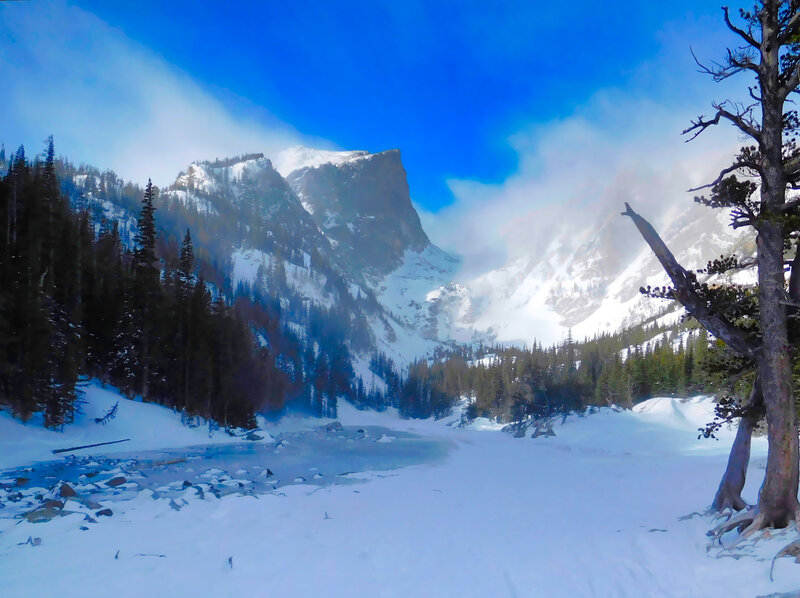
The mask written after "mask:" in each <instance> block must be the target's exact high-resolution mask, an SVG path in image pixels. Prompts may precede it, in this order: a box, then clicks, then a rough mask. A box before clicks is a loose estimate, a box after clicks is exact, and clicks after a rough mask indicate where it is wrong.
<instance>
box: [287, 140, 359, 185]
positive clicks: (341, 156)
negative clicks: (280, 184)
mask: <svg viewBox="0 0 800 598" xmlns="http://www.w3.org/2000/svg"><path fill="white" fill-rule="evenodd" d="M369 156H370V153H369V152H365V151H344V152H341V151H340V152H337V151H330V150H318V149H313V148H310V147H303V146H301V145H297V146H294V147H290V148H288V149H285V150H283V151H281V152H278V153H277V154H276V155H274V156H273V157H272V164H273V166H274V168H275V170H277V171H278V172H279V173H280V175H281V176H282V177H287V176H289V174H291V173H292V172H294V171H296V170H300V169H301V168H317V167H319V166H322V165H323V164H334V165H337V166H338V165H339V164H344V163H345V162H352V161H353V160H359V159H363V158H367V157H369Z"/></svg>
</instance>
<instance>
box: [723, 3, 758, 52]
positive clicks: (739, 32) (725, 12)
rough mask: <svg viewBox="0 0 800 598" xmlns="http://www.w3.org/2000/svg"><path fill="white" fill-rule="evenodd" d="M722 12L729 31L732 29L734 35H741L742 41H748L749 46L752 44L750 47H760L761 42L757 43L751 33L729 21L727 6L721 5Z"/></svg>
mask: <svg viewBox="0 0 800 598" xmlns="http://www.w3.org/2000/svg"><path fill="white" fill-rule="evenodd" d="M722 14H723V15H725V24H726V25H727V26H728V29H730V30H731V31H733V32H734V33H735V34H736V35H738V36H739V37H741V38H742V39H743V40H744V41H746V42H747V43H748V44H749V45H750V46H752V47H754V48H756V49H759V48H760V47H761V44H759V43H758V42H757V41H756V40H755V38H754V37H753V36H752V35H750V34H749V33H748V32H746V31H745V30H744V29H740V28H739V27H737V26H736V25H734V24H733V23H732V22H731V16H730V14H729V13H728V7H727V6H723V7H722Z"/></svg>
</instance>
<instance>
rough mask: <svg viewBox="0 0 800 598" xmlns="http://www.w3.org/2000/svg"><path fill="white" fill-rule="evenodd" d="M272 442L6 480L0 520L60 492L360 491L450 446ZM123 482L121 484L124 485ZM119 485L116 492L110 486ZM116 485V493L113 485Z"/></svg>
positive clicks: (69, 460)
mask: <svg viewBox="0 0 800 598" xmlns="http://www.w3.org/2000/svg"><path fill="white" fill-rule="evenodd" d="M274 439H275V440H274V442H240V443H231V444H212V445H199V446H190V447H184V448H180V449H170V450H156V451H137V452H131V453H118V454H115V455H114V456H113V457H99V456H93V455H84V456H80V457H74V456H68V457H65V458H62V459H59V460H54V461H48V462H43V463H37V464H35V465H33V466H30V467H21V468H15V469H10V470H5V471H3V472H0V488H2V489H0V505H2V506H3V508H0V517H3V518H8V517H15V516H19V515H20V514H21V513H24V512H26V511H28V510H30V508H32V507H33V506H35V505H37V504H39V502H40V500H41V497H42V496H44V495H46V494H47V493H48V492H51V491H52V489H53V488H54V486H55V485H56V484H58V483H59V482H61V481H63V482H66V483H67V484H69V485H70V486H71V487H72V488H73V489H74V490H75V491H76V492H77V493H78V494H79V495H80V496H82V497H84V498H87V499H90V500H92V501H96V502H100V501H107V500H115V501H118V500H126V499H129V498H133V497H134V496H136V495H137V494H138V493H139V492H140V491H141V490H144V489H148V490H152V491H153V492H154V496H155V497H156V498H158V497H164V498H167V497H168V498H177V497H179V496H183V493H184V492H185V491H186V490H187V489H188V488H190V487H191V488H192V489H194V491H195V492H197V493H198V494H205V493H212V494H214V495H215V496H218V497H219V496H222V495H226V494H233V493H241V494H264V493H268V492H275V491H279V489H280V488H281V487H283V486H286V485H288V484H312V485H317V486H327V485H332V484H353V483H358V482H360V481H361V480H359V478H358V476H357V474H359V473H361V472H366V471H391V470H394V469H399V468H402V467H407V466H410V465H419V464H422V463H430V462H435V461H438V460H440V459H442V458H443V457H444V456H445V455H447V453H448V452H449V450H450V449H451V447H452V445H451V444H450V443H449V442H446V441H442V440H437V439H432V438H423V437H421V436H417V435H415V434H412V433H409V432H404V431H398V430H389V429H387V428H382V427H379V426H361V427H355V426H345V427H342V428H341V429H332V430H328V429H326V428H325V427H320V428H317V429H315V430H305V431H297V432H287V433H282V434H280V435H276V436H274ZM120 478H123V479H120ZM111 480H115V482H114V483H112V485H109V484H108V482H109V481H111ZM115 484H116V485H115Z"/></svg>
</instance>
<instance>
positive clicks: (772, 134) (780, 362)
mask: <svg viewBox="0 0 800 598" xmlns="http://www.w3.org/2000/svg"><path fill="white" fill-rule="evenodd" d="M777 5H778V3H777V2H776V1H775V0H770V1H769V2H766V3H765V5H764V8H765V10H764V11H763V12H762V15H761V25H762V27H761V31H762V42H761V47H760V50H761V64H760V68H759V75H758V78H759V86H760V88H761V93H762V96H763V100H762V102H761V109H762V121H761V139H760V144H759V145H760V147H759V150H760V152H761V156H762V158H761V160H762V163H761V168H762V175H761V205H760V215H759V223H758V225H757V226H756V229H757V230H758V237H757V238H756V247H757V255H758V302H759V313H760V333H761V351H760V354H759V359H758V360H757V364H758V375H759V378H760V379H761V385H762V390H763V393H764V404H765V406H766V412H767V435H768V439H769V452H768V454H767V471H766V474H765V477H764V484H763V486H762V487H761V491H760V492H759V496H758V511H759V516H760V518H761V521H760V522H759V523H760V527H767V526H769V527H786V526H787V525H788V524H789V522H790V521H792V520H793V519H794V518H795V516H796V512H797V508H798V501H797V489H798V478H799V476H798V457H799V456H800V455H798V439H797V413H796V405H795V401H794V393H793V389H792V369H791V360H790V352H789V338H788V330H787V311H786V281H785V278H784V269H783V262H784V259H783V224H782V221H781V218H780V210H781V207H782V206H783V204H784V203H785V202H786V174H785V173H784V168H783V126H784V118H783V104H784V100H785V97H781V93H780V92H779V87H780V84H779V72H780V56H779V50H780V44H779V43H778V34H779V24H778V7H777ZM754 525H755V524H754Z"/></svg>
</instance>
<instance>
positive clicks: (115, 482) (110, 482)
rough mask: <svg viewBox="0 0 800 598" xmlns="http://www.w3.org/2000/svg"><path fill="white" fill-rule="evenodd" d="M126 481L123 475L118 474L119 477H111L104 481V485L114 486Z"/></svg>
mask: <svg viewBox="0 0 800 598" xmlns="http://www.w3.org/2000/svg"><path fill="white" fill-rule="evenodd" d="M127 481H128V480H126V479H125V478H124V477H122V476H119V477H116V478H112V479H110V480H108V481H107V482H106V486H109V487H111V488H116V487H117V486H122V484H124V483H125V482H127Z"/></svg>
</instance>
